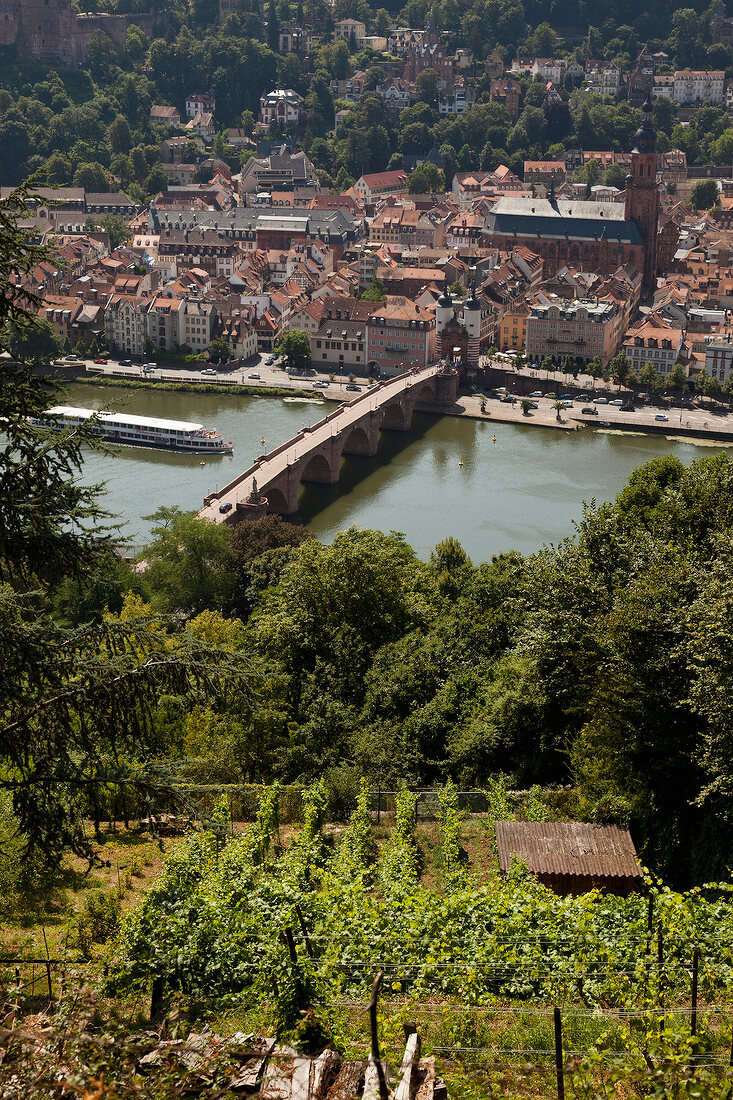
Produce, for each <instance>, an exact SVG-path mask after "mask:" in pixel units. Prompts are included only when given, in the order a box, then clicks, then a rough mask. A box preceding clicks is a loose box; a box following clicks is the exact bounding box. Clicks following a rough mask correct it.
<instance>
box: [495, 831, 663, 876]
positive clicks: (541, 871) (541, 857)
mask: <svg viewBox="0 0 733 1100" xmlns="http://www.w3.org/2000/svg"><path fill="white" fill-rule="evenodd" d="M494 827H495V831H496V845H497V848H498V851H499V866H500V868H501V870H502V871H507V870H508V869H509V867H510V866H511V862H512V857H513V856H516V857H517V858H518V859H520V860H521V861H522V862H523V863H524V864H526V866H527V868H528V869H529V870H530V871H532V872H533V873H534V874H537V875H577V876H583V877H593V878H599V877H600V878H616V879H618V878H622V879H637V880H638V879H640V878H641V877H642V873H641V867H640V866H639V862H638V860H637V858H636V849H635V848H634V842H633V841H632V839H631V834H630V833H629V830H628V829H622V828H620V827H619V826H618V825H589V824H585V823H583V822H577V821H556V822H547V821H497V822H496V823H495V826H494Z"/></svg>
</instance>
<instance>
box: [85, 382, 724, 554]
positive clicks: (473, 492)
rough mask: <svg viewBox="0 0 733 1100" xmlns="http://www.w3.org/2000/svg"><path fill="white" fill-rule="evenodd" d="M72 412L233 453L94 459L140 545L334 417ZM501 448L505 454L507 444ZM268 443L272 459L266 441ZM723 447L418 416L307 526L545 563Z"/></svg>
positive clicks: (221, 411) (90, 460) (222, 408)
mask: <svg viewBox="0 0 733 1100" xmlns="http://www.w3.org/2000/svg"><path fill="white" fill-rule="evenodd" d="M65 400H66V401H67V402H68V403H69V404H72V405H82V406H86V407H88V408H95V409H114V410H116V411H121V410H123V409H124V410H126V411H128V412H133V413H139V414H142V415H145V416H157V417H168V418H170V419H173V420H194V421H199V422H201V423H203V424H204V425H205V426H206V427H209V428H214V427H215V428H218V429H219V430H220V431H221V432H222V434H223V436H224V438H225V439H231V440H232V442H233V444H234V454H233V455H217V456H215V457H214V456H210V457H208V458H207V459H206V461H205V462H203V461H202V459H201V457H200V456H199V455H185V454H178V453H175V452H172V451H157V450H153V449H145V448H140V447H119V448H115V451H114V453H113V454H99V453H96V452H94V451H89V452H87V459H86V462H85V466H84V471H83V477H84V480H85V481H91V482H105V483H106V485H107V495H106V497H105V505H106V507H107V508H108V509H109V510H110V511H111V512H113V513H115V514H116V515H118V516H119V517H120V518H121V521H122V531H123V533H124V534H125V535H126V536H127V538H128V539H129V540H130V542H131V544H132V545H133V546H136V547H137V546H141V545H143V544H144V543H145V541H146V540H147V538H148V535H149V532H150V527H151V524H150V523H149V521H147V520H145V518H144V517H145V516H148V515H150V514H152V513H153V512H155V510H156V509H157V508H159V507H160V506H161V505H174V504H175V505H178V506H179V507H180V508H182V509H185V510H189V509H197V508H199V507H200V506H201V504H202V501H203V497H204V494H205V493H206V492H207V491H208V490H210V489H216V488H220V487H221V486H223V485H225V484H226V483H227V482H228V481H230V480H231V479H232V478H233V477H234V476H235V475H236V474H237V473H239V472H240V471H242V470H243V469H245V468H246V467H247V466H249V465H250V463H251V462H252V460H253V459H254V458H255V456H256V455H258V454H260V453H262V452H263V450H270V449H271V448H273V447H275V446H277V445H278V444H280V443H283V442H284V441H285V440H287V439H290V438H291V436H293V435H294V434H295V433H296V432H297V431H298V430H299V429H300V428H302V427H303V426H304V425H306V424H311V423H313V422H315V421H316V420H319V419H320V418H321V417H322V416H323V415H324V414H325V412H326V411H328V409H329V408H331V407H332V406H331V405H330V404H329V403H326V402H323V401H320V400H310V399H306V398H279V397H237V396H234V395H233V394H226V393H222V394H203V393H202V394H189V393H171V392H168V391H163V390H158V391H156V390H154V389H152V388H151V389H146V390H127V389H122V388H119V389H118V388H116V387H115V388H112V387H98V386H88V385H84V384H83V383H73V384H71V385H69V386H68V387H67V397H66V399H65ZM494 435H495V436H496V442H495V443H494V442H493V436H494ZM263 437H264V440H265V443H264V447H263V445H262V442H261V441H262V438H263ZM709 453H711V448H709V447H705V448H698V447H696V446H693V445H692V444H690V443H686V442H681V441H677V440H674V439H671V440H666V439H664V438H661V437H651V436H644V435H637V434H628V433H610V432H609V433H603V432H598V431H585V432H578V433H576V432H573V433H565V432H558V431H553V430H550V429H545V428H530V427H524V426H521V425H508V424H497V423H492V422H484V421H479V420H472V419H468V418H457V417H449V416H445V417H434V416H429V415H426V414H419V413H418V414H416V415H415V416H414V418H413V428H412V431H411V432H409V433H406V434H405V433H400V432H384V433H382V435H381V436H380V444H379V453H378V454H377V456H376V457H375V458H359V457H348V458H346V459H344V464H343V467H342V472H341V481H340V482H339V484H338V485H310V484H309V485H306V486H304V488H303V490H302V496H301V515H302V518H303V519H304V521H305V522H307V523H308V525H309V527H310V528H311V529H312V530H313V532H314V534H315V535H316V536H317V537H318V538H320V539H322V540H324V541H330V540H331V539H333V537H334V536H335V535H336V534H337V532H339V531H341V530H343V529H344V528H346V527H349V526H350V525H351V524H357V525H358V526H360V527H374V528H378V529H380V530H382V531H392V530H395V531H402V532H404V534H405V535H406V537H407V540H408V542H409V543H410V544H411V545H412V546H413V547H414V549H415V551H416V552H417V553H418V554H419V555H420V556H421V557H423V558H425V557H427V556H428V554H429V553H430V550H431V549H432V547H433V546H434V545H435V544H436V542H439V541H440V540H441V539H443V538H445V537H446V536H448V535H453V536H454V537H455V538H457V539H458V540H459V541H460V542H461V543H462V544H463V546H464V548H465V549H466V551H467V552H468V553H469V554H470V556H471V557H472V558H473V560H474V561H476V562H479V561H485V560H488V559H489V558H491V556H492V555H493V554H499V553H502V552H503V551H506V550H520V551H522V552H523V553H531V552H532V551H534V550H537V549H539V548H540V547H541V546H542V545H543V544H545V543H557V542H559V541H560V539H562V538H563V537H564V536H565V535H569V534H572V531H573V521H577V520H578V519H580V517H581V515H582V506H583V501H590V500H591V499H595V500H596V501H598V502H601V501H603V500H609V499H611V498H613V497H614V496H615V495H616V493H618V492H619V490H620V489H621V488H622V487H623V485H624V483H625V482H626V480H627V478H628V476H629V474H630V473H631V471H632V470H633V469H634V467H636V466H638V465H639V464H640V463H642V462H646V461H648V460H649V459H651V458H655V457H657V456H659V455H663V454H672V455H676V456H677V457H678V458H680V459H681V460H682V461H683V462H685V463H688V462H691V461H692V460H693V459H694V458H696V457H698V456H699V455H703V454H709Z"/></svg>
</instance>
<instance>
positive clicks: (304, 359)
mask: <svg viewBox="0 0 733 1100" xmlns="http://www.w3.org/2000/svg"><path fill="white" fill-rule="evenodd" d="M277 352H278V355H284V356H286V358H287V361H288V370H295V369H296V368H300V369H301V370H302V369H303V368H304V367H306V366H307V365H308V364H309V363H310V361H311V345H310V340H309V338H308V333H307V332H303V330H302V329H298V328H291V329H288V331H287V332H284V333H283V334H282V337H281V338H280V343H279V344H278V348H277Z"/></svg>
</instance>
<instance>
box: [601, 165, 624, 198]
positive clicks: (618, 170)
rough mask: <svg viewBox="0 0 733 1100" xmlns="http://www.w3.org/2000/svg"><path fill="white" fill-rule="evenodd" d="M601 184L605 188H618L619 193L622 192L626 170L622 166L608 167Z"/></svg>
mask: <svg viewBox="0 0 733 1100" xmlns="http://www.w3.org/2000/svg"><path fill="white" fill-rule="evenodd" d="M603 182H604V183H605V185H606V187H618V189H619V191H623V189H624V188H625V187H626V169H625V168H624V166H623V165H622V164H611V165H609V167H608V168H607V169H606V174H605V176H604V179H603Z"/></svg>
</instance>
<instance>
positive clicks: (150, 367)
mask: <svg viewBox="0 0 733 1100" xmlns="http://www.w3.org/2000/svg"><path fill="white" fill-rule="evenodd" d="M157 366H158V364H157V363H143V370H155V368H156V367H157Z"/></svg>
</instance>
